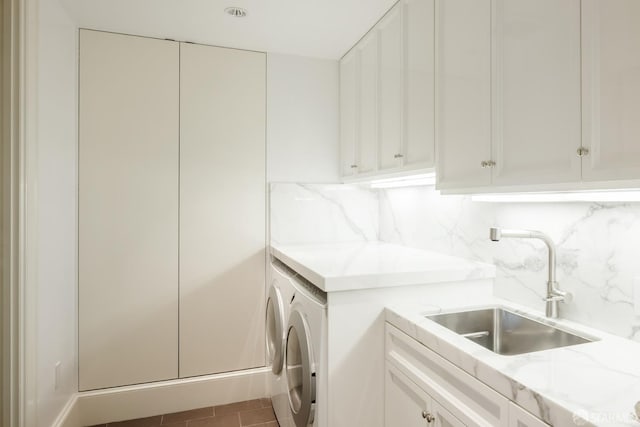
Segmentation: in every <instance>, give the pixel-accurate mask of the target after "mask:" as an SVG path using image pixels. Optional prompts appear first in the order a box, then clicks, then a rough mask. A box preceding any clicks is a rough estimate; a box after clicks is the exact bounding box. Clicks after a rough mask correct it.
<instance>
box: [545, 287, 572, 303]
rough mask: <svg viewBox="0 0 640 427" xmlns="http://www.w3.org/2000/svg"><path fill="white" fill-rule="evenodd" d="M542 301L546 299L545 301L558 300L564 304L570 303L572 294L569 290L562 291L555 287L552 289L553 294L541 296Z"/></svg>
mask: <svg viewBox="0 0 640 427" xmlns="http://www.w3.org/2000/svg"><path fill="white" fill-rule="evenodd" d="M542 301H546V302H552V301H559V302H563V303H565V304H570V303H572V302H573V294H572V293H571V292H564V291H561V290H557V289H556V290H554V293H553V295H551V296H549V297H546V298H542Z"/></svg>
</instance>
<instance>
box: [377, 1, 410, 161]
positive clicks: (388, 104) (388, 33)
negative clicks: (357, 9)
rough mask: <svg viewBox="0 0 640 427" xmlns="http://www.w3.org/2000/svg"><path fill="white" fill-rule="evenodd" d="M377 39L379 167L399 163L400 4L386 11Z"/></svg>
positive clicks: (400, 136) (401, 108) (401, 80)
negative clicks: (378, 51)
mask: <svg viewBox="0 0 640 427" xmlns="http://www.w3.org/2000/svg"><path fill="white" fill-rule="evenodd" d="M374 31H377V32H378V38H379V40H380V42H379V43H380V58H379V61H378V64H379V71H378V75H379V82H380V84H379V90H380V95H379V97H378V106H379V107H378V109H379V113H380V115H379V124H380V128H379V129H380V135H379V141H380V154H379V167H380V169H383V170H384V169H394V168H399V167H401V166H402V132H403V126H402V117H403V114H402V113H403V111H402V110H403V103H404V102H403V82H404V79H403V64H402V60H403V55H402V49H403V46H404V43H403V40H402V39H403V36H402V5H401V4H400V3H398V4H396V6H395V7H394V8H393V9H391V10H390V11H389V13H387V15H385V17H384V18H383V19H382V21H380V23H379V24H378V25H377V27H376V30H374Z"/></svg>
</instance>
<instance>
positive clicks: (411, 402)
mask: <svg viewBox="0 0 640 427" xmlns="http://www.w3.org/2000/svg"><path fill="white" fill-rule="evenodd" d="M384 418H385V420H384V424H385V426H402V427H422V426H426V425H436V426H442V427H448V426H453V427H463V426H464V424H463V423H462V422H461V421H460V420H459V419H457V418H456V417H454V416H453V415H451V413H450V412H449V411H447V410H446V409H445V408H444V406H442V405H441V404H440V403H438V402H437V401H435V400H434V399H433V398H432V397H431V396H429V395H428V394H427V393H425V392H424V391H423V390H422V389H420V387H418V386H417V385H416V384H415V383H414V382H413V381H411V380H410V379H409V378H407V376H406V375H404V374H402V373H401V372H400V371H399V370H398V369H396V368H395V367H394V366H393V365H392V364H391V363H389V362H387V372H386V378H385V416H384Z"/></svg>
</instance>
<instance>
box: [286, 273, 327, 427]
mask: <svg viewBox="0 0 640 427" xmlns="http://www.w3.org/2000/svg"><path fill="white" fill-rule="evenodd" d="M292 283H293V285H294V288H295V294H294V296H293V299H292V302H291V307H290V312H289V322H288V326H287V342H286V350H285V377H286V381H287V393H288V403H289V411H290V417H291V419H292V421H293V423H292V424H290V425H291V426H292V427H308V426H313V427H327V426H328V420H327V417H328V410H327V408H328V406H327V399H328V396H327V379H328V375H327V370H326V367H327V345H326V343H327V294H326V293H325V292H323V291H321V290H320V289H318V288H317V287H315V286H314V285H313V284H311V283H309V282H307V281H306V280H304V279H302V278H301V277H299V276H294V277H293V278H292ZM288 421H289V420H287V421H285V422H288ZM284 426H286V427H289V424H285V425H284ZM284 426H283V424H281V427H284Z"/></svg>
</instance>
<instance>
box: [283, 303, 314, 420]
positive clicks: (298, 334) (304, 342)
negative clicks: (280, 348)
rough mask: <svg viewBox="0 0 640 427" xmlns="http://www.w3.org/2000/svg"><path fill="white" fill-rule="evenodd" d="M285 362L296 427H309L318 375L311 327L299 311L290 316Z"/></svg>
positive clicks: (312, 414) (312, 417) (312, 415)
mask: <svg viewBox="0 0 640 427" xmlns="http://www.w3.org/2000/svg"><path fill="white" fill-rule="evenodd" d="M285 360H286V361H285V363H286V367H287V386H288V390H289V406H290V407H291V413H292V414H293V420H294V421H295V424H296V427H306V426H308V425H309V424H312V423H313V419H314V416H315V413H314V412H315V403H316V372H315V365H314V362H313V348H312V346H311V335H310V330H309V325H308V323H307V321H306V320H305V319H304V317H303V316H302V314H301V313H300V312H299V311H298V310H294V311H292V312H291V316H290V317H289V327H288V332H287V353H286V357H285Z"/></svg>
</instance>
